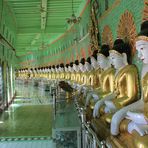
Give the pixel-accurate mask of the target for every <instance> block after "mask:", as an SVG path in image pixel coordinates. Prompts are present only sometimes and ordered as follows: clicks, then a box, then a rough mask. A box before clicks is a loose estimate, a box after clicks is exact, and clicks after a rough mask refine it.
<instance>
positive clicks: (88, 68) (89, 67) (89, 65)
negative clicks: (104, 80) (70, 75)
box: [85, 62, 92, 71]
mask: <svg viewBox="0 0 148 148" xmlns="http://www.w3.org/2000/svg"><path fill="white" fill-rule="evenodd" d="M91 68H92V67H91V64H90V63H88V62H85V69H86V70H87V71H90V70H91Z"/></svg>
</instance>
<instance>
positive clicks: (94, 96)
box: [92, 93, 99, 101]
mask: <svg viewBox="0 0 148 148" xmlns="http://www.w3.org/2000/svg"><path fill="white" fill-rule="evenodd" d="M92 96H93V99H94V100H95V101H97V100H98V99H99V96H98V95H97V94H95V93H93V94H92Z"/></svg>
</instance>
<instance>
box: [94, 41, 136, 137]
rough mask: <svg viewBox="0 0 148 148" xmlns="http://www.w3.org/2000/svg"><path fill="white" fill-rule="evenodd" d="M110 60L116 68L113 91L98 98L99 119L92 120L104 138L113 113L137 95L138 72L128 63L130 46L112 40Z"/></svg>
mask: <svg viewBox="0 0 148 148" xmlns="http://www.w3.org/2000/svg"><path fill="white" fill-rule="evenodd" d="M109 53H110V61H111V64H112V65H113V66H114V68H115V69H116V73H115V82H114V85H115V86H114V87H115V89H114V91H113V92H112V93H110V94H109V95H108V96H105V97H104V98H103V101H102V100H100V101H101V102H102V103H101V106H99V108H98V111H99V114H100V116H101V117H100V118H99V119H94V120H93V124H92V125H93V128H94V129H95V130H97V133H98V134H100V135H99V136H100V137H102V138H106V136H107V135H108V133H107V132H105V131H104V132H103V133H102V130H106V131H108V132H109V128H108V127H109V125H110V123H111V119H112V116H113V114H115V112H116V111H118V110H119V109H121V108H123V107H124V106H127V105H129V104H131V103H133V102H135V101H136V100H137V97H138V72H137V68H136V67H135V66H134V65H128V61H129V60H130V48H129V45H128V44H125V43H124V42H123V40H121V39H117V40H116V41H115V42H114V47H113V49H112V50H110V52H109ZM98 103H99V101H98Z"/></svg>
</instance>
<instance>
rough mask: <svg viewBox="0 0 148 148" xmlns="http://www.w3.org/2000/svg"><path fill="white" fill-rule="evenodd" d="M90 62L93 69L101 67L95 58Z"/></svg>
mask: <svg viewBox="0 0 148 148" xmlns="http://www.w3.org/2000/svg"><path fill="white" fill-rule="evenodd" d="M90 60H91V65H92V67H93V68H95V69H96V68H97V67H98V66H99V65H98V63H97V60H96V59H95V58H94V57H93V56H91V58H90Z"/></svg>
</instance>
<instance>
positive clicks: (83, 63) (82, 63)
mask: <svg viewBox="0 0 148 148" xmlns="http://www.w3.org/2000/svg"><path fill="white" fill-rule="evenodd" d="M84 65H85V59H84V58H82V59H81V61H80V63H79V69H80V70H81V72H85V71H86V68H85V66H84Z"/></svg>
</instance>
